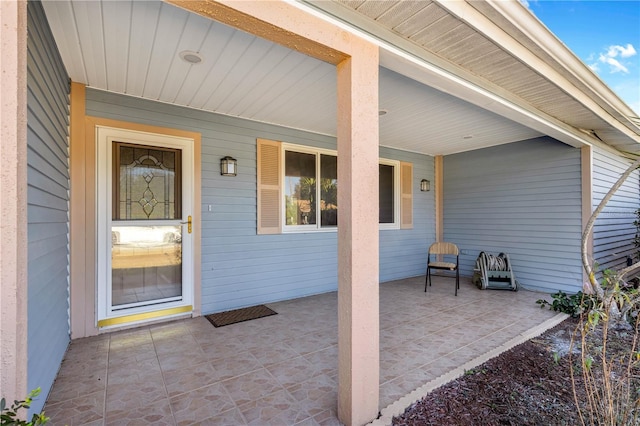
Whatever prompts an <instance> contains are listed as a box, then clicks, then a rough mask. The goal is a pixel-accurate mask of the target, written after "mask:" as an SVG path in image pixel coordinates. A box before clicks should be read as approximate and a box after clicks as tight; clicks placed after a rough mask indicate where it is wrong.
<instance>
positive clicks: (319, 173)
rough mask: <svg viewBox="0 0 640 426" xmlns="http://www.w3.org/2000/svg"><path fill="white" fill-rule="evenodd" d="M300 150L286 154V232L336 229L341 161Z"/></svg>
mask: <svg viewBox="0 0 640 426" xmlns="http://www.w3.org/2000/svg"><path fill="white" fill-rule="evenodd" d="M298 149H302V148H297V147H293V148H289V147H286V148H285V150H284V191H283V192H284V212H285V218H284V219H285V229H287V228H289V227H291V228H289V229H295V228H293V227H301V228H300V229H313V228H335V227H336V226H338V159H337V157H336V156H335V155H332V154H329V153H322V152H320V151H307V152H300V151H298ZM318 183H319V184H318ZM318 224H320V226H318Z"/></svg>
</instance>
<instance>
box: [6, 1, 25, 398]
mask: <svg viewBox="0 0 640 426" xmlns="http://www.w3.org/2000/svg"><path fill="white" fill-rule="evenodd" d="M0 45H1V51H2V55H0V69H1V72H2V90H1V91H0V162H1V164H2V166H0V194H2V196H1V197H0V395H2V396H3V397H5V398H6V399H7V400H8V401H13V400H14V399H22V398H23V397H24V396H25V395H26V392H27V77H26V76H27V2H26V1H0Z"/></svg>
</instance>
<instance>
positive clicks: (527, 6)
mask: <svg viewBox="0 0 640 426" xmlns="http://www.w3.org/2000/svg"><path fill="white" fill-rule="evenodd" d="M519 1H520V3H522V5H523V6H524V7H526V8H527V9H531V7H530V6H529V1H528V0H519Z"/></svg>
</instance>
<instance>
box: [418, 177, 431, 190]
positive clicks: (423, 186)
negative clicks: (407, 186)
mask: <svg viewBox="0 0 640 426" xmlns="http://www.w3.org/2000/svg"><path fill="white" fill-rule="evenodd" d="M420 191H422V192H426V191H431V182H429V181H428V180H426V179H422V180H421V181H420Z"/></svg>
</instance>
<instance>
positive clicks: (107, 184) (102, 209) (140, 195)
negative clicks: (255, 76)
mask: <svg viewBox="0 0 640 426" xmlns="http://www.w3.org/2000/svg"><path fill="white" fill-rule="evenodd" d="M96 136H97V159H98V164H97V170H98V188H97V200H98V201H97V206H96V207H97V221H98V236H97V244H98V250H97V253H98V318H97V320H98V326H99V327H101V328H102V327H110V326H115V325H122V324H131V323H137V322H144V321H146V320H149V319H158V318H163V317H171V316H174V315H178V314H184V313H185V312H191V311H192V309H193V308H192V305H193V229H192V220H191V218H192V215H193V180H194V179H193V161H194V158H193V142H194V141H193V140H192V139H186V138H179V137H174V136H167V135H161V134H154V133H145V132H137V131H131V130H124V129H117V128H111V127H102V126H98V128H97V135H96Z"/></svg>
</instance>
